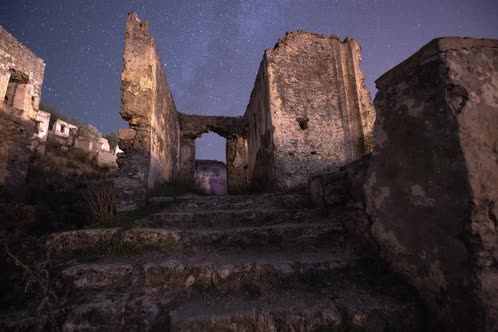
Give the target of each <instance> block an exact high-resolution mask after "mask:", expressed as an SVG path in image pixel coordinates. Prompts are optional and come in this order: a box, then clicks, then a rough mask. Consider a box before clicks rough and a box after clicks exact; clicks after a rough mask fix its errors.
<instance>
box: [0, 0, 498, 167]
mask: <svg viewBox="0 0 498 332" xmlns="http://www.w3.org/2000/svg"><path fill="white" fill-rule="evenodd" d="M131 11H136V12H137V13H138V15H139V17H140V18H141V19H142V20H148V21H149V22H150V30H151V33H152V34H153V36H154V37H155V40H156V45H157V47H158V50H159V53H160V54H161V58H162V61H163V63H164V66H165V70H166V74H167V77H168V81H169V84H170V87H171V90H172V93H173V96H174V99H175V103H176V105H177V108H178V110H179V111H181V112H185V113H189V114H204V115H225V116H233V115H242V114H243V113H244V111H245V108H246V106H247V103H248V101H249V96H250V93H251V90H252V87H253V84H254V80H255V77H256V73H257V71H258V67H259V62H260V61H261V58H262V55H263V51H264V49H266V48H270V47H273V46H274V45H275V43H276V42H277V40H278V38H280V37H282V36H283V35H284V34H285V32H286V31H294V30H300V29H304V30H309V31H311V32H316V33H323V34H329V35H331V34H334V33H335V34H338V35H339V36H340V37H341V39H343V38H344V37H346V36H349V37H352V38H354V39H356V40H358V41H359V42H360V44H361V45H362V47H363V52H362V57H363V62H362V65H361V67H362V69H363V72H364V73H365V76H366V85H367V88H368V89H369V90H370V92H371V93H372V96H374V95H375V92H376V89H375V84H374V80H375V79H376V78H378V77H379V76H380V75H382V74H383V73H384V72H386V71H387V70H389V69H390V68H392V67H393V66H395V65H396V64H398V63H400V62H401V61H403V60H404V59H406V58H407V57H409V56H410V55H411V54H413V53H414V52H416V51H417V50H418V49H419V48H420V47H421V46H423V45H424V44H426V43H427V42H429V41H430V40H431V39H433V38H436V37H441V36H469V37H479V38H498V19H497V18H498V2H497V1H496V0H451V1H450V0H417V1H408V0H0V25H2V26H3V27H4V28H5V29H6V30H8V31H9V32H10V33H12V34H13V35H14V36H15V37H16V38H17V39H18V40H19V41H21V42H22V43H24V44H25V45H26V46H27V47H29V48H30V49H31V50H32V51H33V52H34V53H35V54H37V55H38V56H39V57H41V58H42V59H44V61H45V63H46V65H47V67H46V72H45V81H44V86H43V92H42V102H44V103H45V104H49V105H52V106H55V107H56V108H57V109H58V110H59V111H60V112H61V113H64V114H66V115H68V116H70V117H73V118H77V119H80V120H81V121H82V122H88V123H91V124H94V125H95V126H96V127H97V128H99V130H100V131H101V132H103V133H109V132H111V131H114V130H116V129H118V128H125V127H127V124H126V122H124V121H123V120H121V118H120V116H119V107H120V100H119V97H120V92H119V89H120V72H121V66H122V56H123V41H124V29H125V23H126V16H127V14H128V12H131ZM224 151H225V141H224V139H222V138H220V137H219V136H217V135H216V134H212V133H209V134H204V135H203V136H202V137H201V138H200V139H198V140H197V158H198V159H218V160H225V156H224V153H225V152H224Z"/></svg>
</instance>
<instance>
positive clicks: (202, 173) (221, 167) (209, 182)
mask: <svg viewBox="0 0 498 332" xmlns="http://www.w3.org/2000/svg"><path fill="white" fill-rule="evenodd" d="M195 184H196V186H197V188H198V189H199V190H200V191H201V192H202V193H204V194H213V195H225V194H226V193H227V167H226V164H225V163H224V162H222V161H217V160H196V161H195Z"/></svg>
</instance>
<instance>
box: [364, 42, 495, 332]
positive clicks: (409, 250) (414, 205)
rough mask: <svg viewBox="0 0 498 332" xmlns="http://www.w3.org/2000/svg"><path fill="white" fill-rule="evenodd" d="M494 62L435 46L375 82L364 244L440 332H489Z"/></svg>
mask: <svg viewBox="0 0 498 332" xmlns="http://www.w3.org/2000/svg"><path fill="white" fill-rule="evenodd" d="M497 59H498V40H484V39H470V38H442V39H436V40H434V41H432V42H430V43H429V44H427V45H426V46H424V47H423V48H422V49H421V50H420V51H418V52H417V53H415V54H414V55H413V56H412V57H410V58H409V59H407V60H406V61H404V62H403V63H401V64H400V65H398V66H397V67H395V68H393V69H392V70H391V71H389V72H387V73H386V74H385V75H383V76H382V77H381V78H379V79H378V80H377V82H376V83H377V87H378V89H379V92H378V93H377V96H376V98H375V105H376V107H377V112H378V114H377V122H376V128H375V150H374V153H373V155H372V158H371V161H370V166H369V169H368V174H367V178H366V183H365V193H366V201H367V206H368V213H369V215H370V216H371V219H372V221H373V225H372V226H371V229H370V234H371V235H372V237H373V239H374V241H376V242H377V244H378V246H379V248H380V250H381V252H382V255H383V256H384V257H385V258H386V260H387V261H388V262H389V264H390V265H391V266H392V267H393V268H394V269H395V270H397V271H398V272H400V273H401V274H403V275H404V276H405V277H406V279H407V280H408V281H409V282H411V283H412V284H413V285H414V286H415V287H416V288H417V289H418V291H419V293H420V295H421V298H422V299H423V300H424V301H425V303H426V304H427V305H428V307H429V308H430V309H431V311H432V312H433V314H434V316H435V317H436V323H437V324H439V325H440V330H447V331H496V330H498V301H497V299H498V255H497V247H496V246H497V243H498V236H497V226H498V223H497V220H498V187H497V184H498V171H497V170H498V163H497V160H498V90H497V87H498V61H497Z"/></svg>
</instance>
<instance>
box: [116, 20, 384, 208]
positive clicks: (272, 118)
mask: <svg viewBox="0 0 498 332" xmlns="http://www.w3.org/2000/svg"><path fill="white" fill-rule="evenodd" d="M360 60H361V57H360V46H359V44H358V42H356V41H355V40H353V39H349V38H346V39H345V40H344V41H343V42H341V41H339V38H338V37H337V36H332V37H328V36H322V35H316V34H312V33H308V32H305V31H297V32H294V33H288V34H287V35H286V36H285V37H284V38H282V39H281V40H279V42H278V44H277V45H276V46H275V48H274V49H270V50H267V51H266V52H265V54H264V57H263V60H262V62H261V65H260V69H259V73H258V75H257V77H256V83H255V85H254V89H253V92H252V94H251V98H250V101H249V105H248V107H247V110H246V112H245V115H244V116H241V117H222V116H200V115H187V114H183V113H180V112H178V111H177V110H176V107H175V103H174V101H173V96H172V95H171V92H170V89H169V87H168V83H167V79H166V74H165V72H164V69H163V66H162V62H161V61H160V57H159V54H158V53H157V50H156V47H155V44H154V39H153V37H152V36H151V35H150V34H149V30H148V23H147V22H142V21H140V20H139V19H138V17H137V15H136V14H135V13H131V14H130V15H129V16H128V21H127V25H126V38H125V50H124V65H123V73H122V87H121V93H122V95H121V99H122V106H121V115H122V117H123V119H125V120H127V121H128V122H129V128H127V129H122V130H120V146H121V147H122V148H123V150H124V154H123V155H122V156H121V157H120V158H119V159H118V164H119V165H120V176H119V177H118V178H117V179H116V180H115V185H116V188H117V190H118V195H119V207H118V208H119V210H121V211H124V210H130V209H135V208H136V207H138V206H141V205H143V204H144V203H145V198H146V194H147V192H149V191H150V190H152V189H153V188H154V187H155V186H157V185H159V184H161V183H164V182H170V181H172V180H173V179H175V178H178V177H179V178H187V179H193V178H194V177H195V174H194V170H195V139H196V138H198V137H200V136H201V135H202V134H203V133H205V132H208V131H212V132H215V133H217V134H218V135H220V136H222V137H224V138H226V140H227V143H226V161H227V191H228V193H231V194H234V193H243V192H247V191H275V190H277V191H278V190H284V191H285V190H291V189H295V188H303V187H304V186H305V185H306V183H307V181H308V177H309V176H310V175H313V174H317V173H320V172H322V171H324V170H332V169H337V167H339V166H342V165H344V164H346V163H348V162H350V161H352V160H354V159H356V158H358V157H361V156H362V155H364V154H365V153H368V152H369V151H370V150H371V146H372V128H373V123H374V120H375V111H374V108H373V105H372V102H371V99H370V95H369V93H368V91H367V90H366V89H365V86H364V77H363V74H362V73H361V71H360V68H359V63H360ZM318 67H319V68H321V69H320V70H317V69H316V68H318Z"/></svg>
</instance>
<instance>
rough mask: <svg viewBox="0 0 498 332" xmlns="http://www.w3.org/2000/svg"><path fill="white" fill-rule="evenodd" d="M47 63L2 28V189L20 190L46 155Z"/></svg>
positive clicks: (48, 115)
mask: <svg viewBox="0 0 498 332" xmlns="http://www.w3.org/2000/svg"><path fill="white" fill-rule="evenodd" d="M44 73H45V63H44V62H43V60H42V59H40V58H39V57H37V56H36V55H35V54H34V53H33V52H32V51H31V50H29V49H28V48H27V47H26V46H24V45H23V44H21V43H20V42H19V41H18V40H17V39H16V38H15V37H14V36H12V35H11V34H10V33H9V32H7V31H6V30H5V29H4V28H3V27H2V26H0V190H4V189H5V190H6V191H7V192H17V191H20V190H21V189H20V188H22V187H23V185H24V184H25V182H26V176H27V172H28V165H29V159H30V157H31V154H32V153H33V152H34V151H38V152H43V150H44V146H45V142H46V140H47V136H48V131H49V130H48V129H49V128H48V126H49V122H50V114H49V113H47V112H43V111H40V110H39V105H40V95H41V88H42V83H43V76H44Z"/></svg>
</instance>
